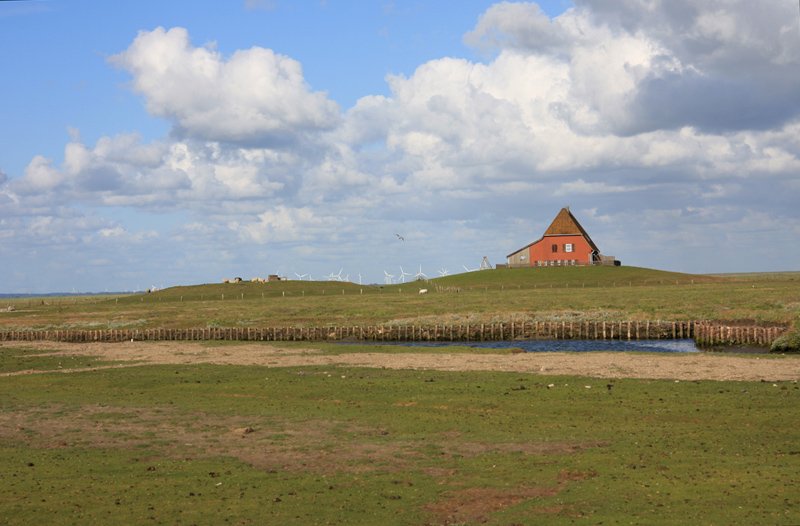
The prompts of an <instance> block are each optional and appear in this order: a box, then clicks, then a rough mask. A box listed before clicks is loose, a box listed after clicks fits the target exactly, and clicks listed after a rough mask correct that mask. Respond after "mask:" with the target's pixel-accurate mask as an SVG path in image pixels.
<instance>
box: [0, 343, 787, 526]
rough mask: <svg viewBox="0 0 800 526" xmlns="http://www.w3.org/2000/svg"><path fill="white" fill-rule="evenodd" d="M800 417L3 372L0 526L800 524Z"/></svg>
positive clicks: (485, 378)
mask: <svg viewBox="0 0 800 526" xmlns="http://www.w3.org/2000/svg"><path fill="white" fill-rule="evenodd" d="M41 354H42V353H41V352H39V351H31V350H23V349H14V348H11V349H9V348H6V349H4V356H3V361H2V362H0V373H5V372H13V371H16V370H20V369H40V370H47V369H51V368H52V367H53V365H54V364H53V363H52V362H49V361H41V360H44V359H45V358H46V357H43V356H41ZM60 359H61V360H62V362H63V361H69V357H65V356H61V357H60ZM84 359H85V358H80V359H79V360H84ZM609 386H610V387H609ZM799 418H800V390H799V389H798V384H797V383H796V382H781V383H775V384H773V383H771V382H767V383H765V382H758V383H755V382H713V381H695V382H688V381H685V382H674V381H647V380H633V379H622V380H619V379H618V380H602V379H589V378H576V377H553V376H539V375H524V374H518V373H482V372H481V373H479V372H452V373H450V372H431V371H411V370H408V371H397V370H394V371H390V370H382V369H359V368H336V367H332V368H329V367H326V368H322V367H302V368H283V369H280V368H266V367H256V366H250V367H240V366H214V365H193V366H167V365H147V366H137V367H129V368H124V369H111V370H99V371H82V372H74V373H71V374H58V373H47V374H35V375H21V376H10V377H9V376H7V377H4V378H2V380H1V381H0V482H1V484H0V523H2V524H7V525H18V524H32V523H36V524H42V523H45V524H53V525H61V524H109V523H115V524H304V525H305V524H386V525H419V524H489V525H504V526H507V525H512V524H539V523H546V524H573V523H579V524H582V523H586V524H600V523H603V524H618V523H626V524H628V523H633V524H654V523H657V524H796V523H798V522H800V508H799V506H800V497H799V495H800V488H799V487H798V485H799V482H798V479H797V472H798V470H799V469H800V446H798V444H800V429H798V427H797V425H796V423H797V421H798V419H799Z"/></svg>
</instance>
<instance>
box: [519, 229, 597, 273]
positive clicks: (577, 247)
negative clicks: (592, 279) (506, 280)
mask: <svg viewBox="0 0 800 526" xmlns="http://www.w3.org/2000/svg"><path fill="white" fill-rule="evenodd" d="M569 244H571V245H572V251H571V252H567V251H566V248H565V246H566V245H569ZM554 245H555V251H554V250H553V246H554ZM528 252H529V256H528V266H531V267H536V266H540V265H541V266H549V265H590V264H591V263H592V247H591V246H590V245H589V243H588V242H587V241H586V238H584V237H583V236H581V235H565V236H545V237H544V238H542V239H541V240H539V241H537V242H536V243H534V244H533V245H531V246H530V247H529V249H528ZM539 262H541V263H539Z"/></svg>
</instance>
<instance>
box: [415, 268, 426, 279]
mask: <svg viewBox="0 0 800 526" xmlns="http://www.w3.org/2000/svg"><path fill="white" fill-rule="evenodd" d="M414 278H415V279H416V280H417V281H422V280H424V279H428V276H426V275H425V273H424V272H422V265H420V266H419V272H417V273H416V274H414Z"/></svg>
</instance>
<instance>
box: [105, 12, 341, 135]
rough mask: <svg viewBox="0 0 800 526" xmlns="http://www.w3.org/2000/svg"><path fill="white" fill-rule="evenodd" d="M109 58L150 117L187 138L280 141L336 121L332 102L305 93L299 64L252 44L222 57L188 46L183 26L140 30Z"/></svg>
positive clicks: (318, 94)
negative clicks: (129, 82) (126, 73)
mask: <svg viewBox="0 0 800 526" xmlns="http://www.w3.org/2000/svg"><path fill="white" fill-rule="evenodd" d="M111 61H112V62H113V63H114V64H116V65H118V66H120V67H122V68H124V69H126V70H127V71H129V72H130V73H131V74H132V75H133V81H132V86H133V89H134V90H135V91H136V92H138V93H140V94H141V95H143V96H144V98H145V102H146V106H147V109H148V111H149V112H150V113H152V114H153V115H156V116H159V117H164V118H166V119H169V120H170V121H171V122H173V123H174V125H175V126H176V128H177V129H176V131H177V132H179V133H182V134H185V135H186V136H187V137H194V138H198V139H203V140H210V141H229V142H238V143H245V144H249V145H262V146H270V147H276V148H279V147H286V146H287V145H290V144H292V143H294V142H296V141H297V140H299V139H301V138H302V135H303V134H305V133H308V132H316V131H319V130H326V129H330V128H332V127H333V126H335V125H336V124H337V123H338V121H339V108H338V106H337V104H336V103H335V102H333V101H331V100H330V99H328V98H327V96H326V95H325V94H324V93H321V92H312V91H311V90H310V89H309V87H308V85H307V84H306V82H305V79H304V78H303V71H302V67H301V66H300V63H299V62H297V61H296V60H293V59H291V58H289V57H286V56H283V55H279V54H277V53H275V52H273V51H272V50H270V49H264V48H259V47H253V48H251V49H248V50H241V51H237V52H236V53H234V54H233V55H232V56H230V57H228V58H225V57H223V56H222V55H221V54H220V53H219V52H218V51H216V50H215V49H214V48H213V45H207V46H205V47H194V46H192V45H191V43H190V42H189V34H188V32H187V31H186V29H183V28H180V27H176V28H172V29H169V30H165V29H164V28H160V27H159V28H156V29H154V30H153V31H142V32H140V33H139V35H138V36H137V37H136V39H135V40H134V41H133V43H132V44H131V45H130V47H129V48H128V49H127V50H125V51H124V52H122V53H120V54H118V55H115V56H114V57H112V58H111Z"/></svg>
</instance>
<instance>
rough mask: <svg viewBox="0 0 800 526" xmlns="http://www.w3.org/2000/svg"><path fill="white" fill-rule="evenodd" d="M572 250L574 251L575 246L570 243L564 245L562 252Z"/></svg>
mask: <svg viewBox="0 0 800 526" xmlns="http://www.w3.org/2000/svg"><path fill="white" fill-rule="evenodd" d="M573 250H575V245H573V244H572V243H565V244H564V252H572V251H573Z"/></svg>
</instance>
